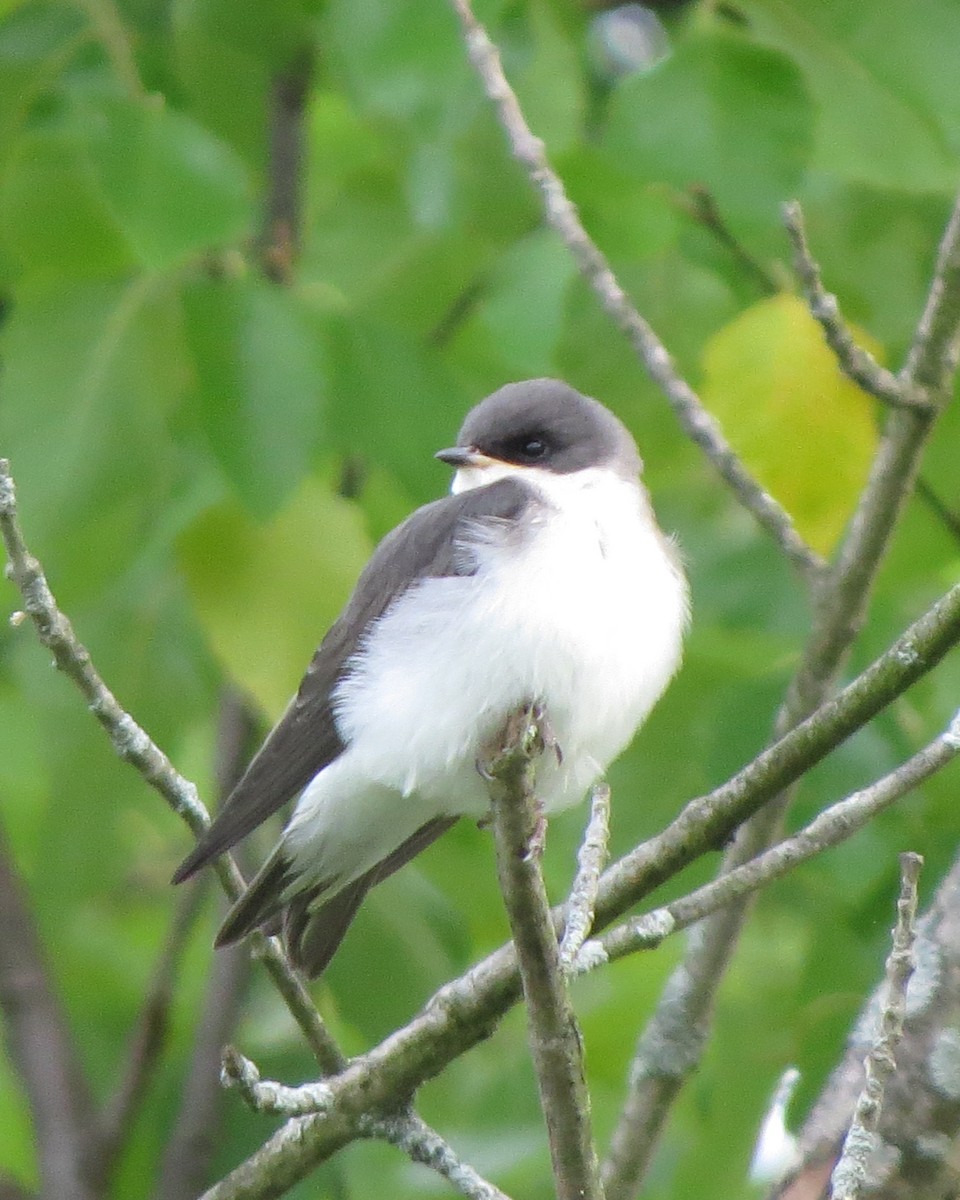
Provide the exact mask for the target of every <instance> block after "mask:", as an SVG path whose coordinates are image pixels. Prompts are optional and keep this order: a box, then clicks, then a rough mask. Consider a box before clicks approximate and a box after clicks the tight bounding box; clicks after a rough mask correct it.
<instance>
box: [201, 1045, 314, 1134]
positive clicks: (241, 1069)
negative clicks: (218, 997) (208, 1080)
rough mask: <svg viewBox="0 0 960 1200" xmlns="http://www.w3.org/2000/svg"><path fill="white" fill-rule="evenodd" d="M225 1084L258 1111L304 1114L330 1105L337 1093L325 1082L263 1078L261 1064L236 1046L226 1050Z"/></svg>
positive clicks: (291, 1115)
mask: <svg viewBox="0 0 960 1200" xmlns="http://www.w3.org/2000/svg"><path fill="white" fill-rule="evenodd" d="M223 1085H224V1087H234V1088H236V1089H237V1091H238V1092H239V1093H240V1095H241V1096H242V1097H243V1098H244V1100H246V1102H247V1104H249V1105H250V1107H251V1108H252V1109H253V1110H254V1111H255V1112H264V1113H277V1114H279V1115H280V1116H283V1117H303V1116H306V1115H308V1114H309V1113H323V1112H327V1111H328V1110H329V1108H330V1105H331V1103H332V1099H333V1092H332V1091H331V1090H330V1085H329V1084H327V1083H323V1082H318V1083H303V1084H301V1085H300V1086H299V1087H288V1086H287V1084H285V1083H277V1082H276V1081H274V1080H272V1079H268V1080H262V1079H261V1078H260V1072H259V1071H258V1070H257V1067H256V1066H255V1065H254V1063H252V1062H251V1061H250V1059H249V1058H245V1057H244V1056H243V1055H242V1054H241V1053H240V1051H239V1050H236V1049H235V1048H234V1047H233V1046H225V1047H224V1050H223Z"/></svg>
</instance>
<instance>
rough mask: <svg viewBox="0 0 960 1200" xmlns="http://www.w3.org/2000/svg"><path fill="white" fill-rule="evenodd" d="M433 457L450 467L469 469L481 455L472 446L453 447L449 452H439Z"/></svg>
mask: <svg viewBox="0 0 960 1200" xmlns="http://www.w3.org/2000/svg"><path fill="white" fill-rule="evenodd" d="M433 457H434V458H439V459H440V461H441V462H442V463H446V464H447V465H448V466H450V467H469V466H471V465H472V464H475V463H476V462H477V459H478V458H479V457H480V455H478V453H477V451H476V450H474V449H473V447H472V446H451V447H450V449H449V450H438V451H437V452H436V454H435V455H434V456H433Z"/></svg>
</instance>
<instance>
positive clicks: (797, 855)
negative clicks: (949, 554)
mask: <svg viewBox="0 0 960 1200" xmlns="http://www.w3.org/2000/svg"><path fill="white" fill-rule="evenodd" d="M958 754H960V711H958V712H957V714H956V715H955V716H954V718H953V720H952V722H951V723H950V725H949V727H948V728H947V729H946V730H944V732H943V733H942V734H940V736H939V737H937V738H935V739H934V740H933V741H932V742H930V743H929V745H927V746H925V747H924V748H923V749H922V750H920V751H918V753H916V754H914V755H913V756H912V757H911V758H909V759H908V760H907V761H906V762H905V763H903V764H902V765H901V766H899V767H897V769H896V770H895V771H891V772H890V774H889V775H885V776H884V777H883V778H882V779H879V780H877V782H876V783H873V784H871V785H870V786H869V787H867V788H863V789H862V790H861V791H859V792H854V793H853V794H852V795H850V796H847V797H846V798H845V799H843V800H839V801H837V803H836V804H832V805H830V806H829V807H828V808H825V809H824V810H823V812H822V813H820V814H819V815H818V816H817V817H815V818H814V820H813V821H811V822H810V824H809V825H807V826H806V827H805V828H804V829H801V830H799V831H798V832H797V833H795V834H793V835H792V836H791V837H788V838H785V839H784V840H783V841H782V842H780V843H779V844H778V845H776V846H774V847H772V848H771V849H770V850H767V851H766V852H765V853H763V854H761V855H759V856H758V857H757V858H755V859H753V860H752V861H751V862H749V863H745V864H744V865H743V866H742V867H737V868H736V869H735V870H733V871H727V872H726V873H725V874H723V875H720V876H719V877H718V878H717V879H714V880H713V881H712V882H710V883H707V884H704V885H703V887H699V888H697V889H696V890H695V891H693V892H690V893H689V895H687V896H683V897H681V898H680V899H678V900H673V901H671V902H670V903H669V904H665V905H663V906H662V907H661V908H657V909H653V910H652V911H651V912H648V913H645V914H644V915H643V916H640V917H635V918H633V919H632V920H629V921H627V922H625V923H624V924H622V925H618V926H616V927H615V928H613V929H611V930H609V932H607V933H605V934H604V935H603V937H602V938H600V939H598V940H596V941H593V942H588V943H587V945H586V950H587V961H586V963H585V964H584V965H585V966H586V968H587V969H592V968H593V967H594V966H596V965H597V964H598V962H612V961H614V960H615V959H618V958H622V957H624V955H627V954H632V953H634V952H635V951H637V950H649V949H652V948H653V947H654V946H658V945H659V944H660V943H661V942H662V941H663V939H664V938H665V937H667V936H668V935H670V934H672V933H676V932H677V931H679V930H681V929H686V928H689V926H691V925H693V924H694V923H695V922H697V921H702V920H703V918H704V917H707V916H709V915H710V914H711V913H713V912H716V911H717V909H719V908H722V907H723V906H724V905H726V904H730V903H731V902H732V901H734V900H738V899H740V898H741V897H743V896H746V895H748V894H750V893H752V892H757V891H759V890H760V889H761V888H763V887H766V886H767V885H768V884H770V883H772V882H773V881H774V880H775V879H780V878H781V877H782V876H784V875H786V874H787V873H788V872H789V871H792V870H793V869H794V868H795V867H798V866H799V865H800V864H801V863H804V862H807V861H808V860H809V859H811V858H815V857H816V856H817V855H819V854H822V853H823V852H824V851H825V850H829V849H830V848H831V847H833V846H838V845H839V844H840V843H841V842H844V841H846V840H847V838H850V837H852V836H853V835H854V834H855V833H857V832H858V831H859V830H861V829H862V828H863V827H864V826H865V825H866V824H868V823H869V822H870V821H872V820H873V818H874V817H875V816H876V815H877V814H878V813H880V812H883V810H884V809H886V808H889V807H890V805H891V804H894V803H896V801H897V800H900V799H902V798H903V797H904V796H906V795H907V794H908V793H909V792H912V791H913V790H914V789H915V788H917V787H919V786H920V785H921V784H922V783H923V782H924V781H925V780H927V779H929V778H930V776H931V775H935V774H936V773H937V772H938V771H942V770H943V768H944V767H946V766H947V765H948V764H949V763H951V762H953V760H954V759H955V758H956V757H957V755H958Z"/></svg>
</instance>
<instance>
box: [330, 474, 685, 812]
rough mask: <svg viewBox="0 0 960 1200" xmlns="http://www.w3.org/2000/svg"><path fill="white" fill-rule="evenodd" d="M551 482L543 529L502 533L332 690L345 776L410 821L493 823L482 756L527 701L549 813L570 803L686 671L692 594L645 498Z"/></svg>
mask: <svg viewBox="0 0 960 1200" xmlns="http://www.w3.org/2000/svg"><path fill="white" fill-rule="evenodd" d="M542 474H543V476H544V488H543V490H544V491H545V492H547V493H548V499H549V500H550V502H551V505H552V506H553V507H552V508H551V509H550V510H549V511H546V512H545V513H544V516H543V518H542V519H541V521H540V523H539V525H538V526H536V527H535V528H531V529H530V530H528V535H527V536H526V537H523V538H520V539H518V538H516V537H513V538H512V539H511V537H510V536H509V535H507V536H500V534H501V533H502V531H499V530H497V531H495V533H494V535H492V536H488V537H486V538H484V539H483V540H482V542H481V544H480V545H479V546H478V548H477V549H476V551H475V553H476V558H477V566H478V570H477V573H476V574H475V575H470V576H456V577H450V578H441V579H428V580H426V581H424V582H423V583H422V584H421V585H419V586H418V587H417V588H416V589H413V590H411V591H410V592H408V593H407V594H406V595H404V597H403V598H402V599H401V600H400V601H399V602H398V603H397V604H395V605H394V606H393V608H392V609H391V610H390V611H389V612H388V614H387V615H386V616H385V617H384V619H383V620H382V621H380V622H379V623H378V624H377V626H376V627H375V629H374V632H373V635H372V636H371V637H370V639H369V640H368V642H367V644H366V646H365V647H364V649H363V651H362V653H361V654H360V655H358V656H357V658H356V660H355V662H354V666H353V670H352V671H351V673H350V675H349V677H348V679H347V680H346V681H345V683H344V684H343V685H342V686H341V688H340V689H339V691H338V695H337V712H338V723H339V726H340V729H341V732H342V734H343V737H344V740H345V742H346V743H347V745H348V747H349V749H348V750H347V752H346V755H345V756H344V757H345V758H347V759H349V760H350V767H351V768H352V770H351V774H353V773H354V772H355V773H356V774H357V775H359V776H361V777H366V778H367V779H368V780H370V781H371V782H372V783H376V784H379V785H382V786H385V787H387V788H390V789H393V790H395V791H396V792H399V793H400V794H401V796H402V797H404V798H406V802H407V803H409V804H410V807H411V809H412V810H419V809H420V808H421V805H422V804H423V803H424V802H425V808H426V810H428V811H429V813H430V815H433V814H435V813H449V814H457V813H469V814H475V815H481V814H482V813H483V812H485V811H486V808H487V806H488V798H487V793H486V789H485V787H484V785H483V783H482V781H481V779H480V778H479V776H478V775H477V772H476V768H475V762H476V758H477V754H478V751H479V748H480V746H481V745H482V744H483V743H484V742H485V741H486V740H487V739H488V738H489V737H491V736H492V735H494V734H495V733H496V732H497V730H498V729H499V727H500V726H501V725H502V723H503V722H504V720H505V719H506V717H507V716H508V714H509V713H510V712H511V711H513V710H514V709H515V708H516V707H517V706H518V705H520V704H522V703H524V702H525V701H529V700H533V701H539V702H540V703H542V704H543V705H544V707H545V710H546V713H547V716H548V719H549V721H550V723H551V725H552V728H553V731H554V733H555V735H556V737H557V741H558V743H559V746H560V749H561V751H562V755H563V758H562V762H561V763H558V762H557V761H556V759H555V757H554V756H552V755H550V756H545V757H544V759H543V760H542V761H541V764H540V766H539V768H538V790H539V791H540V793H541V797H542V800H543V803H544V805H545V807H546V808H547V809H548V810H549V809H557V808H562V807H564V806H566V805H568V804H572V803H575V802H576V801H578V800H580V799H581V798H582V796H583V795H584V792H585V791H586V789H587V787H588V786H589V785H590V784H591V783H592V782H593V780H595V779H596V778H597V776H598V775H600V774H601V773H602V772H603V770H604V769H605V768H606V766H607V764H608V763H609V762H610V761H611V760H612V759H613V758H614V757H616V755H617V754H619V753H620V751H621V750H622V749H623V748H624V746H625V745H626V744H627V742H629V740H630V738H631V737H632V736H633V733H634V731H635V730H636V728H637V726H638V725H639V724H640V723H641V722H642V720H643V719H644V717H645V716H646V715H647V713H648V712H649V710H650V708H651V707H652V706H653V704H654V703H655V702H656V700H657V698H658V697H659V696H660V693H661V692H662V691H663V689H664V687H665V686H666V684H667V682H668V681H669V679H670V677H671V675H672V674H673V673H674V671H675V670H676V667H677V665H678V663H679V659H680V648H681V638H682V633H683V627H684V624H685V620H686V610H687V599H686V584H685V581H684V579H683V575H682V572H681V571H680V569H679V567H678V565H677V563H676V561H675V559H674V557H673V555H672V554H671V553H670V552H669V550H668V549H667V546H666V544H665V542H664V539H663V538H662V536H661V535H660V534H659V532H658V530H657V529H656V527H655V525H654V524H653V521H652V517H651V516H650V515H649V511H648V509H647V505H646V498H645V495H644V494H643V493H642V492H641V491H640V490H639V489H638V488H637V487H636V486H635V485H633V484H629V483H625V482H623V481H621V480H616V479H614V478H612V477H611V476H610V475H609V474H608V473H606V472H604V473H601V472H597V473H596V474H594V473H587V472H583V473H580V474H578V475H577V476H555V475H547V474H546V473H542ZM574 502H575V503H574ZM398 647H403V650H402V652H398ZM425 714H430V715H429V717H425ZM344 765H345V766H346V764H344ZM401 802H402V801H401Z"/></svg>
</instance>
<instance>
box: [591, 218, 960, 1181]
mask: <svg viewBox="0 0 960 1200" xmlns="http://www.w3.org/2000/svg"><path fill="white" fill-rule="evenodd" d="M958 242H960V219H958V218H957V212H956V211H955V213H954V217H953V218H952V219H951V221H950V223H949V225H948V226H947V230H946V233H945V235H944V239H943V243H942V245H941V251H940V259H939V265H938V269H937V274H936V277H935V280H934V284H933V286H932V288H931V298H930V301H929V302H928V305H927V312H926V313H925V314H924V317H923V318H922V320H921V328H925V327H929V328H930V329H936V330H937V331H938V332H937V334H936V336H935V337H933V338H932V341H930V342H927V341H924V342H923V344H924V346H925V347H926V350H925V351H924V353H923V354H919V352H918V353H917V354H916V355H915V356H913V357H915V358H916V362H917V364H919V366H920V367H922V368H923V370H924V371H926V373H927V377H929V380H930V381H933V380H936V387H933V386H932V385H931V383H930V382H928V380H927V378H926V377H925V378H921V375H920V374H919V373H918V369H917V367H911V365H910V363H908V367H907V368H905V370H904V371H903V372H901V374H900V376H899V384H900V387H901V389H902V393H903V394H904V395H912V394H913V392H914V389H915V387H916V385H918V384H919V385H920V387H921V388H922V389H923V394H924V396H925V397H926V398H927V400H928V401H929V405H928V406H927V407H926V408H920V407H917V406H909V407H899V408H893V409H891V410H890V413H889V417H888V421H887V425H886V428H885V430H884V433H883V437H882V438H881V441H880V445H879V447H878V449H877V453H876V455H875V457H874V460H873V463H872V465H871V470H870V476H869V479H868V481H867V484H866V487H865V488H864V490H863V493H862V495H861V497H860V501H859V503H858V505H857V509H856V512H855V513H854V516H853V519H852V521H851V523H850V526H849V529H848V532H847V535H846V537H845V539H844V542H843V544H842V545H841V548H840V551H839V554H838V555H837V558H836V560H835V561H834V563H833V564H832V565H831V567H830V569H829V570H828V571H826V572H825V573H824V574H823V575H822V577H821V579H820V586H819V588H818V592H817V609H816V616H815V620H814V625H813V629H812V631H811V634H810V637H809V639H808V641H807V645H806V647H805V648H804V653H803V657H802V659H801V662H800V666H799V668H798V670H797V672H796V674H795V676H794V678H793V681H792V682H791V685H790V688H789V690H788V692H787V696H786V698H785V700H784V703H783V704H782V706H781V708H780V712H779V714H778V718H777V726H776V728H777V732H778V733H781V734H782V733H783V732H785V731H786V730H789V729H791V728H793V727H795V726H796V725H797V723H798V722H799V721H802V720H803V719H804V718H805V717H807V716H808V715H809V714H810V713H812V712H814V710H816V709H817V707H818V706H820V705H823V703H824V700H825V699H826V697H827V696H828V695H829V694H830V691H831V689H832V687H833V686H834V681H835V679H836V676H837V674H838V672H839V670H840V668H841V666H842V664H843V661H844V658H845V656H846V655H847V654H848V652H849V650H850V647H851V646H852V645H853V643H854V640H855V639H856V636H857V633H858V632H859V630H860V628H861V626H862V624H863V621H864V619H865V616H866V612H867V606H868V603H869V599H870V595H871V592H872V589H873V585H874V582H875V580H876V577H877V573H878V571H879V569H880V565H881V563H882V562H883V560H884V558H885V556H886V551H887V547H888V546H889V543H890V539H891V537H892V534H893V531H894V529H895V528H896V524H897V520H898V518H899V515H900V513H901V511H902V509H903V506H904V504H905V502H906V499H907V497H908V495H909V493H910V488H911V486H912V484H913V480H914V478H915V476H916V474H917V471H918V468H919V463H920V457H921V455H922V452H923V448H924V446H925V444H926V441H927V438H928V437H929V434H930V431H931V430H932V428H933V423H934V420H935V417H936V415H937V414H938V412H939V411H940V409H941V408H942V407H943V406H944V405H945V404H946V403H947V401H948V399H949V396H950V386H951V383H952V377H953V371H954V370H955V366H956V362H955V354H954V351H955V343H956V329H957V327H958V326H960V266H958V260H960V248H958ZM944 314H950V316H951V318H952V321H953V327H954V334H953V338H952V339H951V338H950V337H948V336H946V333H945V325H946V324H948V323H949V321H946V320H945V319H944ZM930 345H937V346H939V347H940V349H941V351H942V354H943V356H944V359H943V364H942V366H943V370H942V371H940V372H939V373H938V372H937V371H936V370H935V369H934V368H933V367H932V366H931V364H930V360H929V358H928V354H929V353H930ZM911 361H912V360H911ZM761 758H762V756H761ZM789 802H790V795H789V793H787V792H784V793H783V794H782V795H780V796H778V797H777V798H776V800H774V799H773V797H771V798H770V802H769V803H768V804H767V805H766V806H765V807H764V808H763V810H762V811H760V812H758V813H757V815H756V816H755V817H752V818H751V819H750V820H749V821H747V822H746V824H745V825H744V826H743V827H742V828H741V829H740V830H739V832H738V834H737V838H736V841H735V842H734V844H733V846H732V847H731V848H730V850H729V851H728V852H727V853H726V854H725V856H724V862H723V867H722V870H724V871H727V870H734V869H736V868H738V867H739V866H741V865H742V864H744V863H746V862H748V861H749V860H750V859H752V858H754V857H756V855H758V854H760V853H761V852H762V851H763V850H764V848H765V847H767V846H769V845H771V844H773V842H775V841H776V840H777V838H778V837H779V836H780V830H781V826H782V820H783V816H784V814H785V812H786V809H787V806H788V804H789ZM747 911H748V908H747V903H746V901H736V902H734V903H732V904H731V905H729V906H727V907H725V908H723V909H721V910H720V911H718V912H717V913H715V914H714V915H712V916H711V917H709V918H708V919H707V922H706V924H705V926H704V927H703V928H702V929H699V928H698V929H697V930H695V931H694V934H693V935H692V937H691V940H690V945H689V947H688V950H687V953H686V955H685V956H684V960H683V962H682V963H681V964H680V965H679V966H678V967H677V968H676V970H675V972H674V974H673V975H672V976H671V978H670V980H669V981H668V984H667V987H666V989H665V992H664V999H663V1003H662V1005H661V1006H660V1007H659V1008H658V1010H657V1012H656V1013H655V1014H654V1017H653V1019H652V1025H653V1031H652V1032H651V1038H653V1039H655V1040H656V1042H657V1043H658V1044H661V1045H665V1044H669V1046H670V1047H675V1046H678V1045H681V1044H682V1045H683V1046H684V1047H686V1056H685V1058H684V1062H683V1065H682V1068H681V1066H680V1057H679V1056H676V1057H675V1058H674V1067H675V1070H674V1071H673V1072H672V1073H669V1072H664V1073H660V1074H657V1075H656V1076H655V1077H651V1076H649V1075H647V1074H645V1073H641V1075H639V1076H637V1077H636V1078H640V1079H642V1081H643V1083H642V1086H643V1089H644V1090H645V1092H646V1095H645V1097H639V1096H631V1098H630V1099H629V1100H628V1106H629V1107H630V1108H632V1109H633V1110H634V1112H635V1113H636V1114H637V1120H645V1121H648V1122H649V1123H650V1124H649V1128H648V1131H647V1133H646V1134H644V1135H642V1136H641V1135H638V1134H636V1133H635V1132H632V1131H631V1130H630V1128H629V1127H628V1125H629V1117H628V1115H627V1114H626V1113H625V1114H624V1117H623V1123H622V1125H621V1127H620V1128H618V1130H617V1131H616V1133H615V1135H614V1139H613V1145H614V1147H615V1148H617V1147H619V1148H622V1149H623V1151H624V1156H623V1159H622V1162H621V1167H622V1173H619V1172H618V1171H617V1170H616V1169H615V1168H614V1167H612V1166H609V1165H608V1170H607V1173H606V1175H605V1178H606V1180H607V1184H608V1190H609V1191H610V1193H611V1198H612V1200H617V1196H618V1195H624V1196H625V1195H626V1194H628V1193H629V1192H630V1191H631V1190H635V1189H636V1187H637V1186H639V1179H640V1176H639V1174H636V1175H634V1176H633V1177H632V1178H630V1177H629V1163H630V1162H631V1161H633V1162H634V1163H635V1164H637V1171H638V1172H639V1171H642V1164H641V1163H639V1160H638V1159H637V1154H638V1153H639V1150H640V1148H641V1147H643V1146H644V1145H647V1144H649V1145H651V1146H652V1140H653V1138H654V1137H655V1136H657V1134H658V1132H659V1129H660V1128H662V1126H663V1124H664V1122H665V1121H666V1117H667V1114H668V1111H669V1107H670V1102H671V1100H672V1098H673V1096H674V1095H675V1094H676V1092H677V1091H678V1090H679V1087H680V1084H681V1079H680V1076H679V1075H678V1073H677V1072H679V1071H681V1070H682V1072H683V1073H686V1074H689V1073H690V1072H691V1071H692V1070H693V1069H694V1066H695V1065H696V1063H697V1062H698V1061H699V1057H700V1050H699V1047H701V1046H702V1045H703V1044H704V1042H705V1039H706V1036H707V1032H708V1028H709V1022H710V1014H711V1009H712V1004H713V998H714V996H715V994H716V990H717V988H718V987H719V984H720V980H721V979H722V977H723V974H724V972H725V970H726V966H727V963H728V962H729V960H730V957H731V955H732V953H733V949H734V946H735V945H736V942H737V940H738V938H739V936H740V932H741V930H742V928H743V925H744V922H745V920H746V917H747ZM681 1013H683V1014H684V1016H683V1022H684V1023H683V1026H682V1027H680V1026H678V1024H677V1021H678V1017H679V1015H680V1014H681ZM664 1039H668V1043H666V1042H665V1041H664ZM654 1124H655V1125H656V1128H654ZM614 1178H616V1179H618V1180H619V1181H620V1182H619V1183H618V1184H617V1185H616V1188H619V1187H622V1189H623V1190H622V1192H621V1191H618V1190H616V1188H615V1186H614V1184H613V1180H614Z"/></svg>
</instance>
